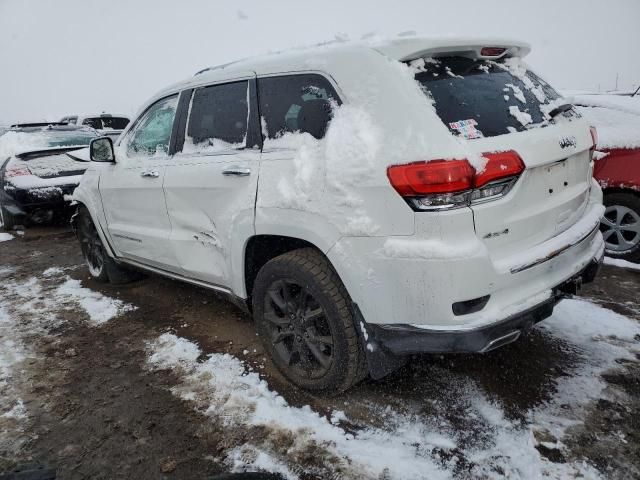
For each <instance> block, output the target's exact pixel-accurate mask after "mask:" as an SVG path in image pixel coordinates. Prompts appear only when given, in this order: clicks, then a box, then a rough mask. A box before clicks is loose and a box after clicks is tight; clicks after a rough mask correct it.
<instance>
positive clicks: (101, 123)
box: [82, 117, 129, 130]
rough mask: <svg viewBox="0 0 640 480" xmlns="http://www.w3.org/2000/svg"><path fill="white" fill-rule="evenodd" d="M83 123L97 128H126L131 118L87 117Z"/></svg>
mask: <svg viewBox="0 0 640 480" xmlns="http://www.w3.org/2000/svg"><path fill="white" fill-rule="evenodd" d="M82 124H83V125H88V126H90V127H91V128H95V129H96V130H103V129H106V130H124V128H125V127H126V126H127V125H128V124H129V119H128V118H125V117H90V118H85V119H84V120H83V121H82Z"/></svg>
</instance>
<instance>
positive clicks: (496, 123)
mask: <svg viewBox="0 0 640 480" xmlns="http://www.w3.org/2000/svg"><path fill="white" fill-rule="evenodd" d="M411 66H412V67H413V68H414V70H415V71H416V76H415V78H416V80H417V81H418V82H419V83H420V84H421V86H422V88H423V90H424V92H425V93H426V94H427V95H428V96H429V97H430V98H431V99H432V100H433V102H434V106H435V109H436V112H437V113H438V115H439V116H440V119H441V120H442V121H443V122H444V124H445V125H447V127H449V130H450V131H451V133H453V134H454V135H457V136H461V137H464V138H467V139H474V138H482V137H494V136H497V135H503V134H505V133H513V132H521V131H524V130H527V129H530V128H533V127H541V126H546V125H548V124H549V123H552V122H553V120H552V119H551V118H550V117H549V114H548V112H549V111H550V110H552V109H553V108H554V106H557V102H556V100H558V99H559V98H560V95H558V93H557V92H556V91H555V90H554V89H553V88H551V87H550V86H549V85H548V84H547V83H546V82H545V81H544V80H542V79H541V78H539V77H538V76H537V75H535V74H534V73H533V72H531V71H528V70H526V68H525V67H524V66H523V64H522V63H521V62H520V61H519V60H518V59H515V58H513V59H507V60H506V61H492V60H475V59H470V58H464V57H441V58H437V59H432V58H429V59H419V60H417V61H414V62H412V63H411ZM560 103H562V102H560ZM574 115H576V113H575V111H573V110H570V111H568V112H567V113H565V114H564V115H563V116H566V117H571V116H574Z"/></svg>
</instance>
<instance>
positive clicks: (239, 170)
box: [222, 166, 251, 177]
mask: <svg viewBox="0 0 640 480" xmlns="http://www.w3.org/2000/svg"><path fill="white" fill-rule="evenodd" d="M222 174H223V175H226V176H236V177H246V176H248V175H251V169H250V168H246V167H235V166H234V167H229V168H226V169H224V170H223V171H222Z"/></svg>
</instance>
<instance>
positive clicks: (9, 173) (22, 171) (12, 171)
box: [4, 165, 31, 178]
mask: <svg viewBox="0 0 640 480" xmlns="http://www.w3.org/2000/svg"><path fill="white" fill-rule="evenodd" d="M22 175H31V171H30V170H29V169H28V168H27V167H24V166H22V165H15V166H9V167H7V168H6V169H5V171H4V176H5V178H11V177H20V176H22Z"/></svg>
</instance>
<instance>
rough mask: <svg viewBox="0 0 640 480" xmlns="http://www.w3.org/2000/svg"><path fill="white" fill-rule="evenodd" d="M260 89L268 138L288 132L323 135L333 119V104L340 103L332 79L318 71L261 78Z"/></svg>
mask: <svg viewBox="0 0 640 480" xmlns="http://www.w3.org/2000/svg"><path fill="white" fill-rule="evenodd" d="M258 90H259V93H260V114H261V115H262V120H263V135H266V136H267V137H268V138H277V137H279V136H281V135H283V134H284V133H286V132H306V133H309V134H311V135H313V136H314V137H315V138H322V137H324V134H325V132H326V130H327V125H328V123H329V120H331V111H332V103H335V104H338V105H339V104H340V98H339V97H338V94H337V93H336V91H335V90H334V89H333V87H332V86H331V84H330V83H329V81H328V80H327V79H326V78H324V77H323V76H321V75H317V74H302V75H286V76H280V77H266V78H260V79H258ZM265 128H266V131H264V130H265Z"/></svg>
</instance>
